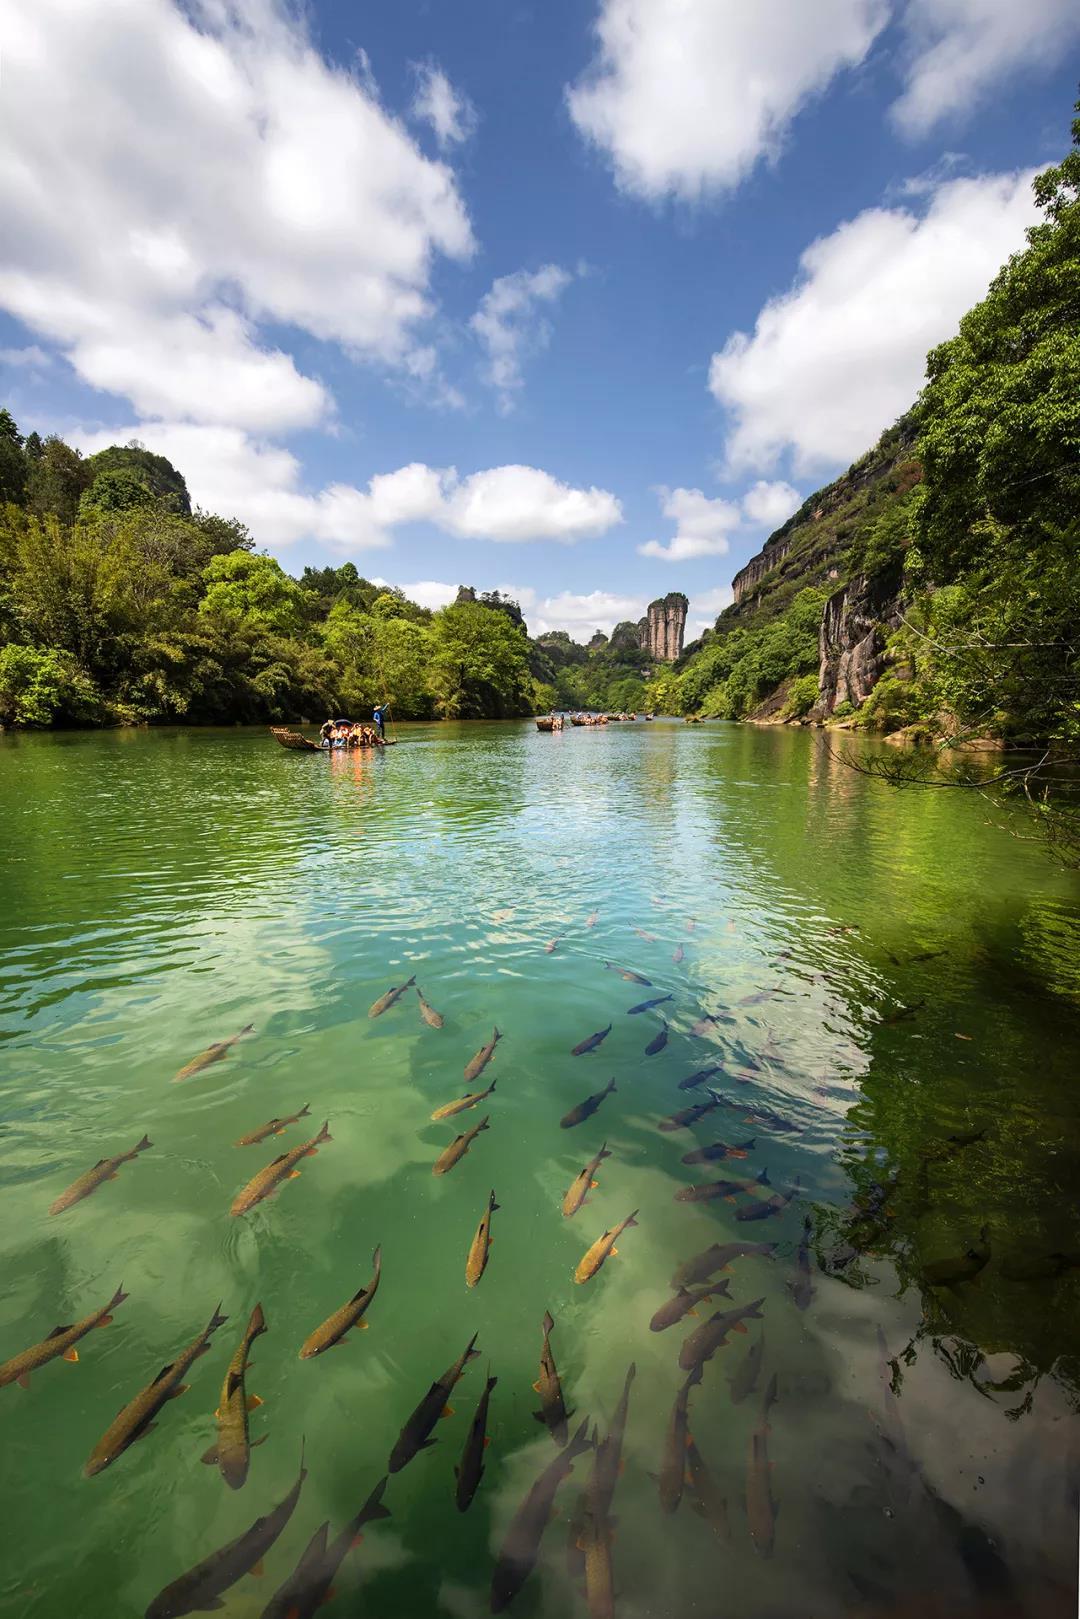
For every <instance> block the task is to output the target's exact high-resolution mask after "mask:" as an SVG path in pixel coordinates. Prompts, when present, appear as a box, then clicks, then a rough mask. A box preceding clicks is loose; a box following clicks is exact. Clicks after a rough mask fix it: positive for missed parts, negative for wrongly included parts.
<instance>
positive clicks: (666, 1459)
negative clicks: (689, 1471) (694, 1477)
mask: <svg viewBox="0 0 1080 1619" xmlns="http://www.w3.org/2000/svg"><path fill="white" fill-rule="evenodd" d="M701 1377H702V1371H701V1366H700V1365H697V1366H695V1367H694V1368H693V1370H692V1371H691V1373H690V1375H689V1377H688V1378H687V1379H686V1381H685V1382H684V1383H683V1384H682V1386H681V1387H680V1389H679V1392H678V1394H676V1396H675V1403H674V1405H673V1406H672V1407H671V1415H670V1416H669V1417H668V1425H667V1431H666V1433H665V1434H664V1449H663V1452H662V1454H661V1458H660V1473H659V1476H658V1478H657V1481H656V1482H657V1485H658V1486H659V1490H660V1506H661V1508H662V1509H663V1511H664V1512H677V1511H678V1509H679V1502H680V1501H681V1500H682V1494H683V1485H684V1483H685V1481H686V1443H687V1440H688V1439H689V1437H690V1411H689V1400H690V1390H691V1389H692V1388H695V1387H696V1386H697V1384H698V1383H700V1382H701Z"/></svg>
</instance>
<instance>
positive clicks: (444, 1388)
mask: <svg viewBox="0 0 1080 1619" xmlns="http://www.w3.org/2000/svg"><path fill="white" fill-rule="evenodd" d="M478 1337H479V1333H476V1332H474V1333H473V1335H472V1337H471V1338H470V1339H469V1341H468V1343H467V1344H466V1345H465V1348H464V1349H463V1350H462V1351H461V1354H460V1355H459V1356H458V1358H457V1360H456V1361H455V1362H454V1364H453V1365H452V1366H448V1367H447V1368H446V1371H445V1372H443V1374H442V1376H441V1377H439V1378H437V1379H436V1380H435V1382H434V1383H432V1385H431V1387H430V1388H429V1389H428V1391H427V1393H426V1394H425V1395H424V1397H423V1399H422V1400H421V1401H420V1404H419V1405H418V1406H417V1407H416V1409H415V1411H414V1412H413V1413H412V1415H411V1416H410V1417H409V1419H408V1421H407V1422H406V1423H405V1426H404V1427H403V1428H402V1430H401V1432H400V1433H399V1434H398V1436H397V1439H396V1440H395V1441H394V1448H393V1450H392V1451H391V1452H390V1471H391V1473H400V1472H401V1469H402V1468H403V1467H404V1466H405V1465H406V1464H407V1463H408V1462H411V1461H412V1459H413V1457H414V1456H418V1455H419V1454H420V1452H421V1451H422V1450H429V1449H430V1448H431V1446H432V1445H435V1444H438V1440H437V1439H432V1438H431V1430H432V1428H434V1426H435V1424H436V1423H437V1422H438V1420H439V1418H440V1417H443V1416H450V1415H451V1414H452V1413H451V1410H450V1406H449V1404H448V1403H447V1402H448V1401H449V1399H450V1395H451V1394H452V1392H453V1389H454V1385H455V1384H456V1383H457V1382H458V1380H459V1378H460V1377H461V1375H462V1373H463V1372H464V1370H465V1368H466V1366H467V1365H468V1364H469V1362H470V1361H471V1360H475V1359H476V1357H477V1356H478V1355H479V1353H480V1351H479V1350H478V1349H477V1347H476V1340H477V1338H478Z"/></svg>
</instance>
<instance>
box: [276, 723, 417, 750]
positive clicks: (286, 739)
mask: <svg viewBox="0 0 1080 1619" xmlns="http://www.w3.org/2000/svg"><path fill="white" fill-rule="evenodd" d="M270 735H271V736H272V737H273V739H274V741H275V742H280V743H281V746H282V747H283V748H292V749H294V750H295V751H296V752H297V753H348V752H349V748H371V747H376V748H377V747H379V746H380V744H379V743H378V742H352V743H350V745H349V748H320V746H319V744H318V743H317V742H312V740H311V738H310V737H307V736H302V735H301V734H300V732H299V731H290V730H289V728H288V726H287V725H271V727H270ZM381 746H382V747H384V748H396V747H397V739H396V738H394V739H391V738H389V737H388V738H385V739H384V741H383V742H382V744H381Z"/></svg>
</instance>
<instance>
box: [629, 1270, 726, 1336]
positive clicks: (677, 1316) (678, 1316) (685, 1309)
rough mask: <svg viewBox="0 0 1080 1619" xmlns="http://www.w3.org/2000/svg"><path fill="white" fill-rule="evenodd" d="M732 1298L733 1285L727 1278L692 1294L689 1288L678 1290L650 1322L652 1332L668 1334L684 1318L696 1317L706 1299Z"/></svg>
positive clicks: (700, 1288)
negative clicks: (698, 1307) (699, 1307)
mask: <svg viewBox="0 0 1080 1619" xmlns="http://www.w3.org/2000/svg"><path fill="white" fill-rule="evenodd" d="M730 1297H731V1284H730V1283H729V1282H728V1281H727V1279H726V1278H725V1279H724V1281H722V1282H710V1283H708V1284H707V1285H706V1286H705V1287H699V1288H698V1290H697V1292H696V1293H692V1292H691V1291H690V1289H689V1288H688V1287H680V1288H678V1289H676V1292H675V1294H674V1295H673V1297H672V1298H670V1299H668V1301H667V1303H666V1304H662V1305H661V1306H660V1308H659V1309H658V1310H657V1311H656V1313H655V1315H654V1316H653V1318H652V1320H651V1321H650V1322H649V1331H650V1332H666V1331H667V1329H668V1327H674V1326H675V1325H676V1324H677V1323H678V1322H680V1321H681V1320H682V1319H683V1316H686V1315H693V1316H696V1315H697V1313H698V1311H697V1306H698V1305H699V1304H704V1302H705V1300H706V1299H712V1298H724V1299H728V1298H730Z"/></svg>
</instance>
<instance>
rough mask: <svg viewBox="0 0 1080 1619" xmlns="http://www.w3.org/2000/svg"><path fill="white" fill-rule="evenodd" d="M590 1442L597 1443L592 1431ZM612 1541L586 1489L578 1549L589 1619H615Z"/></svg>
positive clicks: (608, 1526)
mask: <svg viewBox="0 0 1080 1619" xmlns="http://www.w3.org/2000/svg"><path fill="white" fill-rule="evenodd" d="M592 1442H593V1444H594V1445H595V1444H596V1430H595V1429H594V1430H593V1438H592ZM594 1470H595V1463H594ZM614 1538H615V1533H614V1530H613V1528H612V1525H611V1523H610V1521H609V1520H608V1519H607V1518H606V1517H604V1516H603V1515H602V1514H600V1513H598V1512H597V1511H596V1510H595V1508H594V1507H593V1505H592V1503H591V1501H590V1499H589V1492H588V1489H587V1488H586V1490H585V1492H584V1495H583V1499H582V1505H581V1511H580V1518H579V1522H578V1532H577V1548H578V1551H579V1552H580V1553H581V1558H582V1573H583V1575H584V1577H585V1603H586V1606H587V1608H588V1610H589V1619H615V1573H614V1569H613V1566H612V1558H611V1550H612V1542H613V1541H614Z"/></svg>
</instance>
